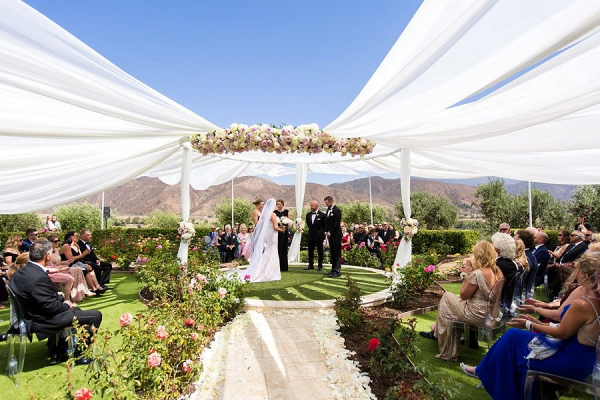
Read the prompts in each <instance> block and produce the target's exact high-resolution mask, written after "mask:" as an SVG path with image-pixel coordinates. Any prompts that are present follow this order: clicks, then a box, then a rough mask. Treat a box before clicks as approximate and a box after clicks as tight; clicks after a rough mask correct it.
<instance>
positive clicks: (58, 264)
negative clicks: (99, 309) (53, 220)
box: [46, 233, 93, 304]
mask: <svg viewBox="0 0 600 400" xmlns="http://www.w3.org/2000/svg"><path fill="white" fill-rule="evenodd" d="M46 239H48V241H49V242H50V243H52V260H51V264H50V265H48V267H49V268H48V271H49V275H48V276H50V280H51V281H52V282H54V283H56V282H60V283H63V284H64V285H65V287H64V293H65V294H64V296H65V299H67V300H69V301H71V302H72V303H73V304H77V303H79V302H80V301H81V300H83V299H84V298H85V297H86V296H92V295H93V293H92V292H90V291H89V290H88V287H87V284H86V282H85V277H84V276H83V270H82V269H81V268H79V267H73V266H71V261H69V260H63V259H62V257H61V255H60V252H59V251H58V243H59V242H60V241H59V240H58V235H57V234H56V233H51V234H49V235H48V236H46ZM63 273H64V275H68V277H70V278H71V279H70V280H69V279H65V278H64V277H62V278H63V280H62V281H61V280H60V279H59V278H61V275H63Z"/></svg>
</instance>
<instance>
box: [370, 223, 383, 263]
mask: <svg viewBox="0 0 600 400" xmlns="http://www.w3.org/2000/svg"><path fill="white" fill-rule="evenodd" d="M383 243H384V242H383V239H381V237H379V236H378V235H377V230H376V229H375V228H371V230H370V231H369V236H368V237H367V250H369V253H371V254H373V255H376V256H377V257H379V256H380V255H381V245H382V244H383Z"/></svg>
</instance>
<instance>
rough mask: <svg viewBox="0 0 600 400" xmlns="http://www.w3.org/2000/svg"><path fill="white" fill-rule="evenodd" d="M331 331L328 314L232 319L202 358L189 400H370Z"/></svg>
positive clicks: (341, 342) (365, 379)
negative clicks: (202, 366) (241, 399)
mask: <svg viewBox="0 0 600 400" xmlns="http://www.w3.org/2000/svg"><path fill="white" fill-rule="evenodd" d="M337 328H338V326H337V321H336V318H335V312H334V311H333V310H330V309H329V310H323V311H300V310H285V311H265V312H256V311H249V312H247V313H245V314H241V315H238V316H237V317H236V318H235V319H234V320H233V321H231V323H229V324H227V325H226V326H225V327H223V329H221V331H219V332H218V333H217V334H216V335H215V339H214V340H213V342H212V343H211V345H210V348H208V349H206V350H205V351H204V352H203V353H202V358H201V360H202V364H203V365H204V369H203V372H202V374H201V375H200V379H199V380H198V382H197V383H196V387H197V390H196V392H195V393H194V394H193V395H192V396H191V399H193V400H199V399H239V398H244V399H278V400H279V399H294V400H299V399H310V400H316V399H374V398H375V397H374V396H373V395H372V394H371V389H370V388H369V385H368V384H369V377H368V376H366V375H365V374H363V373H361V372H360V370H359V369H358V367H357V365H356V363H355V362H354V361H351V360H348V355H349V354H350V352H349V351H348V350H346V349H345V348H344V339H343V338H342V337H341V336H340V334H339V333H338V332H337Z"/></svg>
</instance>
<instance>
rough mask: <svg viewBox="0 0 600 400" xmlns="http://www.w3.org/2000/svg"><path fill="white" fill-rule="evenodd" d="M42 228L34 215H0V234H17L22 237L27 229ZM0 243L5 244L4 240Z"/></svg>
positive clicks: (38, 219)
mask: <svg viewBox="0 0 600 400" xmlns="http://www.w3.org/2000/svg"><path fill="white" fill-rule="evenodd" d="M42 226H43V224H42V221H41V220H40V218H39V217H38V216H37V215H36V214H35V213H25V214H0V232H6V233H9V232H10V233H11V234H12V232H18V233H21V235H23V234H24V233H25V231H26V230H27V229H29V228H33V229H40V228H41V227H42ZM8 236H10V235H8ZM2 243H6V240H2Z"/></svg>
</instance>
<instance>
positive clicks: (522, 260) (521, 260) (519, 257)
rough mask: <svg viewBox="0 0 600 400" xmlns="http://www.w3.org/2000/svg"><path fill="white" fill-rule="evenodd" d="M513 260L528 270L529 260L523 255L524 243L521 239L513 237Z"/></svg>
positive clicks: (524, 269)
mask: <svg viewBox="0 0 600 400" xmlns="http://www.w3.org/2000/svg"><path fill="white" fill-rule="evenodd" d="M515 261H516V262H517V263H518V264H520V265H521V267H523V271H529V261H527V256H526V255H525V243H523V241H522V240H521V239H515Z"/></svg>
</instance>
